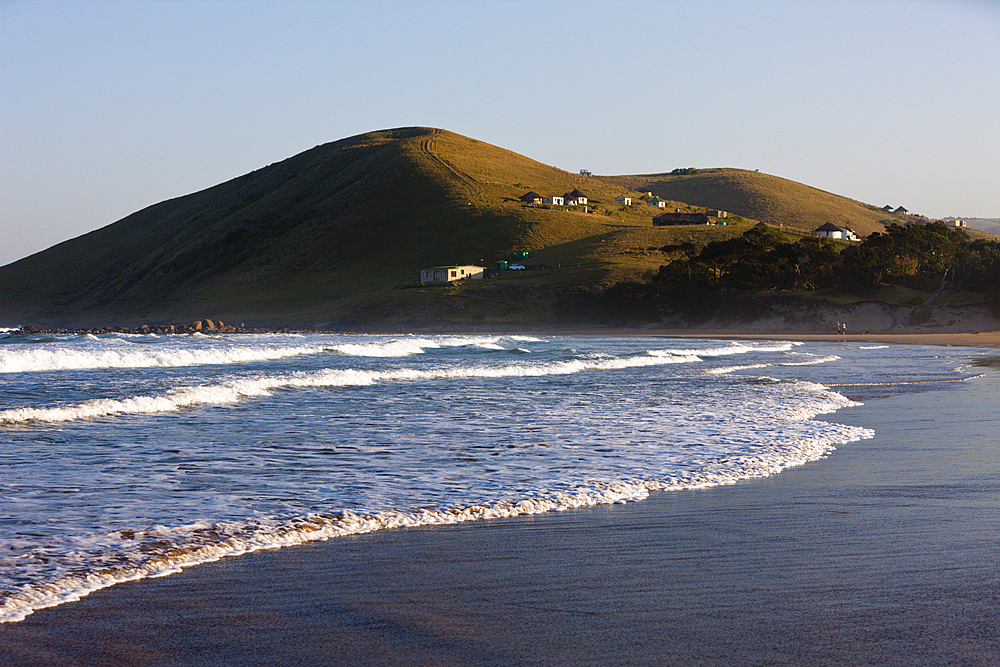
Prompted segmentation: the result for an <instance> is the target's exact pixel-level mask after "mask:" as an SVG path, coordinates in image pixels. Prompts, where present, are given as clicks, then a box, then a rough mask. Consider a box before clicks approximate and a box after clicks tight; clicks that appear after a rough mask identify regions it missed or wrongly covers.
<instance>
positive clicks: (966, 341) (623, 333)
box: [8, 320, 1000, 347]
mask: <svg viewBox="0 0 1000 667" xmlns="http://www.w3.org/2000/svg"><path fill="white" fill-rule="evenodd" d="M205 322H207V323H208V324H207V325H205V326H201V325H202V322H201V321H199V322H195V323H192V324H191V325H176V326H174V325H171V326H169V327H138V328H133V327H120V326H110V327H98V328H82V329H58V328H57V329H37V328H34V327H22V328H21V329H17V330H14V331H11V332H8V333H10V334H11V335H31V334H48V335H86V334H91V335H100V334H111V333H124V334H135V335H143V334H151V333H153V334H157V335H183V334H192V333H202V334H212V335H235V334H269V333H283V334H319V335H323V334H326V335H386V336H390V335H401V334H400V333H393V332H388V331H375V330H373V331H332V330H323V329H305V328H295V327H281V326H279V327H243V326H234V325H226V324H223V323H222V322H219V323H218V324H219V325H221V326H217V325H216V324H215V323H213V322H212V320H206V321H205ZM406 334H413V335H428V336H432V335H518V334H530V335H539V336H595V337H601V336H603V337H635V338H645V337H648V338H691V339H723V338H724V339H730V340H788V341H796V342H852V343H869V342H870V343H890V344H900V345H947V346H955V347H1000V330H998V331H978V332H954V333H951V332H949V333H941V332H934V331H926V330H911V331H901V332H892V333H886V332H882V333H861V334H832V333H831V334H822V333H805V332H803V333H797V332H788V331H783V332H757V331H754V332H747V331H746V330H745V329H741V328H734V329H725V328H709V329H662V328H655V327H646V328H634V327H568V328H558V327H552V328H538V327H530V326H529V327H524V328H523V329H509V328H503V329H489V328H485V329H480V328H478V327H470V328H466V329H463V328H461V327H447V328H441V329H427V330H414V331H406V332H403V333H402V335H406Z"/></svg>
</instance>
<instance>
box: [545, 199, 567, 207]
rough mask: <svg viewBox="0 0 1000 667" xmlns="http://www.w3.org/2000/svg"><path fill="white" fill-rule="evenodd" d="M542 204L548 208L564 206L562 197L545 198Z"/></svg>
mask: <svg viewBox="0 0 1000 667" xmlns="http://www.w3.org/2000/svg"><path fill="white" fill-rule="evenodd" d="M542 203H543V204H545V205H546V206H563V198H562V197H544V198H542Z"/></svg>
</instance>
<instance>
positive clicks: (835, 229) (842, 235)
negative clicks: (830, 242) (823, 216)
mask: <svg viewBox="0 0 1000 667" xmlns="http://www.w3.org/2000/svg"><path fill="white" fill-rule="evenodd" d="M813 234H815V235H816V236H819V237H820V238H828V239H840V240H842V241H857V240H858V237H857V236H856V235H855V234H854V232H852V231H851V230H850V229H848V228H847V227H839V226H837V225H835V224H833V223H832V222H828V223H826V224H825V225H823V226H822V227H817V228H816V229H815V230H813Z"/></svg>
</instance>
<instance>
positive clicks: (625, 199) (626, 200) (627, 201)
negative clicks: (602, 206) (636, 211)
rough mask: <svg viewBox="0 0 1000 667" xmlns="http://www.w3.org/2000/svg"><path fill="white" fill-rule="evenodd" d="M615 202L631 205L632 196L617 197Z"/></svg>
mask: <svg viewBox="0 0 1000 667" xmlns="http://www.w3.org/2000/svg"><path fill="white" fill-rule="evenodd" d="M615 203H616V204H620V205H622V206H631V205H632V198H631V197H615Z"/></svg>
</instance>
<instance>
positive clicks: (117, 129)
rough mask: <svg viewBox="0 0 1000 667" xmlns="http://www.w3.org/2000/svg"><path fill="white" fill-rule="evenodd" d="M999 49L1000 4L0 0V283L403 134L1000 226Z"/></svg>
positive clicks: (935, 0) (880, 0)
mask: <svg viewBox="0 0 1000 667" xmlns="http://www.w3.org/2000/svg"><path fill="white" fill-rule="evenodd" d="M998 37H1000V1H998V0H905V1H893V0H866V1H861V0H828V1H824V0H798V1H789V0H746V1H744V0H698V1H693V0H687V1H677V2H669V1H647V2H643V1H635V0H624V1H614V0H604V1H601V2H591V1H588V0H573V1H567V2H563V1H558V0H549V1H546V0H535V1H531V2H518V1H504V0H498V1H494V2H485V1H482V2H475V1H461V0H450V1H422V0H385V1H378V0H365V1H363V2H362V1H357V2H354V1H344V2H332V1H331V2H326V1H324V2H304V1H302V2H296V1H294V0H291V1H286V2H251V1H241V2H226V1H224V0H222V1H219V0H213V1H208V0H205V1H203V2H185V1H183V0H129V1H121V2H110V1H86V0H64V1H56V0H51V1H42V0H0V155H2V159H0V234H2V239H3V243H2V244H0V265H2V264H6V263H8V262H11V261H14V260H16V259H19V258H21V257H24V256H26V255H29V254H31V253H33V252H37V251H39V250H42V249H44V248H47V247H49V246H51V245H53V244H55V243H58V242H60V241H64V240H66V239H69V238H72V237H75V236H79V235H80V234H83V233H85V232H88V231H90V230H93V229H96V228H98V227H102V226H104V225H107V224H110V223H112V222H114V221H116V220H118V219H120V218H122V217H124V216H126V215H128V214H129V213H132V212H134V211H136V210H139V209H141V208H144V207H146V206H148V205H150V204H154V203H156V202H158V201H162V200H164V199H168V198H171V197H176V196H180V195H184V194H188V193H190V192H194V191H197V190H201V189H204V188H206V187H210V186H212V185H215V184H217V183H220V182H222V181H226V180H229V179H231V178H234V177H236V176H239V175H241V174H244V173H246V172H248V171H251V170H253V169H257V168H259V167H262V166H264V165H267V164H270V163H272V162H277V161H279V160H282V159H284V158H286V157H290V156H292V155H294V154H296V153H299V152H301V151H303V150H306V149H308V148H311V147H313V146H315V145H318V144H322V143H326V142H329V141H335V140H337V139H342V138H344V137H349V136H353V135H355V134H359V133H362V132H367V131H371V130H377V129H384V128H390V127H400V126H408V125H424V126H431V127H441V128H445V129H448V130H452V131H455V132H458V133H460V134H464V135H467V136H470V137H474V138H476V139H479V140H481V141H486V142H489V143H492V144H496V145H498V146H502V147H504V148H508V149H510V150H513V151H515V152H518V153H521V154H524V155H527V156H529V157H531V158H534V159H536V160H539V161H541V162H544V163H546V164H551V165H555V166H557V167H560V168H563V169H566V170H569V171H572V172H576V171H578V170H580V169H582V168H586V169H590V170H592V171H593V172H594V173H597V174H633V173H650V172H662V171H669V170H671V169H674V168H676V167H688V166H694V167H714V166H730V167H741V168H746V169H759V170H760V171H762V172H767V173H770V174H775V175H778V176H782V177H785V178H790V179H792V180H796V181H799V182H802V183H806V184H809V185H813V186H816V187H819V188H821V189H824V190H828V191H831V192H834V193H837V194H840V195H844V196H847V197H851V198H853V199H858V200H861V201H864V202H867V203H871V204H876V205H879V206H882V205H884V204H891V205H893V206H899V205H903V206H905V207H906V208H908V209H910V210H911V211H913V212H916V213H922V214H925V215H928V216H930V217H944V216H949V215H952V216H960V217H963V216H964V217H997V216H1000V47H998V44H997V42H998Z"/></svg>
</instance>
